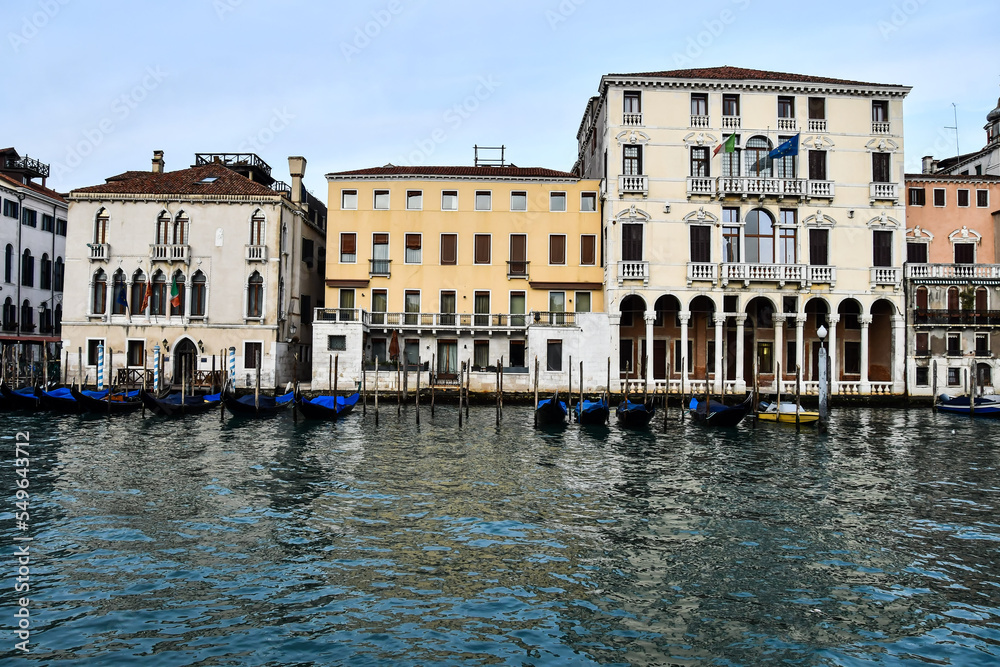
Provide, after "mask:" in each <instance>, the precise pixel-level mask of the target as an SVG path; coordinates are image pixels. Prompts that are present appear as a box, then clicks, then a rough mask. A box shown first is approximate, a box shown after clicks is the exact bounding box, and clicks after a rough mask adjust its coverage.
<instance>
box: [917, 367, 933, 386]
mask: <svg viewBox="0 0 1000 667" xmlns="http://www.w3.org/2000/svg"><path fill="white" fill-rule="evenodd" d="M914 379H915V381H916V385H917V386H918V387H927V386H929V385H930V374H929V373H928V368H927V366H917V368H916V373H915V378H914Z"/></svg>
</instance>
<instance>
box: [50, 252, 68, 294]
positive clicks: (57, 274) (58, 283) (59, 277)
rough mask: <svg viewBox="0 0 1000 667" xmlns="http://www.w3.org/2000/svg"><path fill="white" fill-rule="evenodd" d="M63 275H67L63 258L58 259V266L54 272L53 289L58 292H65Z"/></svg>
mask: <svg viewBox="0 0 1000 667" xmlns="http://www.w3.org/2000/svg"><path fill="white" fill-rule="evenodd" d="M63 275H65V267H64V266H63V259H62V257H56V265H55V268H54V270H53V271H52V282H53V283H55V284H54V285H53V286H52V288H53V289H54V290H55V291H57V292H62V291H63Z"/></svg>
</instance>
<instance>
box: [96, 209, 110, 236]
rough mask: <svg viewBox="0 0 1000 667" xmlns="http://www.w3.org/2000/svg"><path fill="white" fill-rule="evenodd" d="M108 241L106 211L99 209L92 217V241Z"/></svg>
mask: <svg viewBox="0 0 1000 667" xmlns="http://www.w3.org/2000/svg"><path fill="white" fill-rule="evenodd" d="M107 242H108V212H107V211H106V210H105V209H103V208H102V209H101V210H100V211H98V212H97V217H96V218H95V219H94V243H107Z"/></svg>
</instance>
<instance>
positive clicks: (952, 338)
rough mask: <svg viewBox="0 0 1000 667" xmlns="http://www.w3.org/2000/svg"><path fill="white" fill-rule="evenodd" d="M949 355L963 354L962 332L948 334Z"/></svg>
mask: <svg viewBox="0 0 1000 667" xmlns="http://www.w3.org/2000/svg"><path fill="white" fill-rule="evenodd" d="M947 340H948V356H949V357H957V356H961V354H962V334H960V333H949V334H948V338H947Z"/></svg>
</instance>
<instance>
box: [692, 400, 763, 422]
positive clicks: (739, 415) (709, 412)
mask: <svg viewBox="0 0 1000 667" xmlns="http://www.w3.org/2000/svg"><path fill="white" fill-rule="evenodd" d="M692 401H693V403H694V405H693V406H692V409H691V417H692V418H693V419H694V420H695V421H696V422H699V423H701V424H704V425H705V426H714V427H720V428H732V427H734V426H738V425H739V423H740V422H741V421H743V418H744V417H746V416H747V415H748V414H749V413H750V410H751V409H752V401H753V395H751V394H747V397H746V398H745V399H744V400H743V402H742V403H740V404H739V405H724V404H722V403H719V402H717V401H709V402H708V405H707V406H706V404H705V401H699V400H698V399H697V398H694V399H692Z"/></svg>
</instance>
